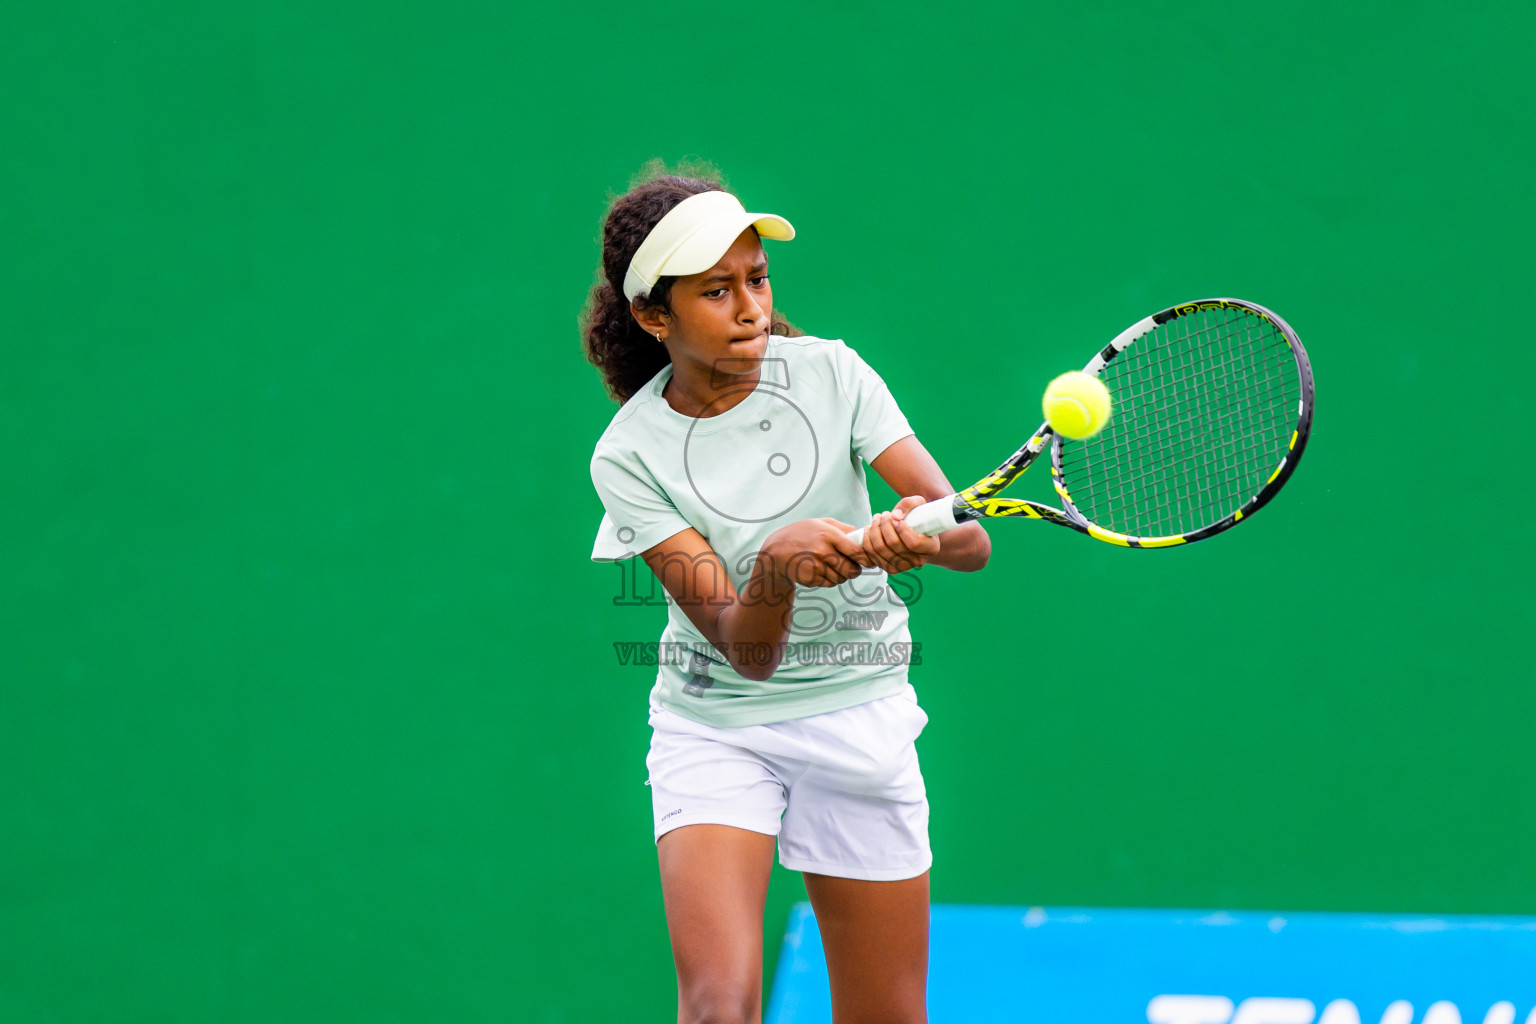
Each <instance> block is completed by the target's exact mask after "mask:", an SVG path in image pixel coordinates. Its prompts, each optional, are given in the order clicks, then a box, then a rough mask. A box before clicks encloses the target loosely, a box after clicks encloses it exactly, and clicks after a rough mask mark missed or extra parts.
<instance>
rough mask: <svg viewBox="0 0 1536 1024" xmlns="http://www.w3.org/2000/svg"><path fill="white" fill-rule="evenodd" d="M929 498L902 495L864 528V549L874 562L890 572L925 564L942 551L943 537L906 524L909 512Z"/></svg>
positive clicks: (903, 570)
mask: <svg viewBox="0 0 1536 1024" xmlns="http://www.w3.org/2000/svg"><path fill="white" fill-rule="evenodd" d="M927 500H928V499H927V498H924V497H922V496H921V495H915V496H913V497H910V498H902V499H901V501H899V502H897V503H896V507H895V508H894V509H892V510H891V511H889V512H881V513H879V514H878V515H876V516H875V518H874V519H873V520H871V521H870V524H869V526H867V527H865V529H864V553H865V554H866V555H868V556H869V560H870V562H871V563H872V564H873V565H876V566H878V567H879V568H881V569H884V570H885V571H886V572H888V573H898V572H906V571H907V570H908V569H916V568H917V567H918V566H920V565H925V564H927V562H928V559H929V558H931V557H933V556H934V555H936V554H938V553H939V538H937V537H925V536H923V535H922V534H920V533H918V532H917V531H916V530H914V529H912V528H911V527H910V526H908V525H907V524H906V518H907V513H908V512H910V511H911V510H912V509H914V508H917V506H919V505H921V504H924V503H925V502H926V501H927Z"/></svg>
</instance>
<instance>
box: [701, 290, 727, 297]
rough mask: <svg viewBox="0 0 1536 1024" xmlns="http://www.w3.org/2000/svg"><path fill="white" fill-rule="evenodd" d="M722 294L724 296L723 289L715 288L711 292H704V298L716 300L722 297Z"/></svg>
mask: <svg viewBox="0 0 1536 1024" xmlns="http://www.w3.org/2000/svg"><path fill="white" fill-rule="evenodd" d="M724 294H725V289H724V288H716V289H714V290H713V291H708V292H705V293H704V297H705V298H706V299H718V298H719V297H720V296H722V295H724Z"/></svg>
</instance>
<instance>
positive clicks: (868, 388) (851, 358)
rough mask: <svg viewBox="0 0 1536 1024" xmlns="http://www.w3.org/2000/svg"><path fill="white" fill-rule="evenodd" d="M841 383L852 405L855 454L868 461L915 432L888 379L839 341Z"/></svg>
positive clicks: (838, 365)
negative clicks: (883, 378) (892, 393)
mask: <svg viewBox="0 0 1536 1024" xmlns="http://www.w3.org/2000/svg"><path fill="white" fill-rule="evenodd" d="M835 358H836V366H837V376H838V383H839V384H841V385H842V388H843V394H845V395H846V396H847V397H848V401H849V403H850V404H852V406H853V429H852V431H851V435H852V436H851V438H850V440H851V442H852V444H853V451H854V454H856V455H858V456H859V458H861V459H863V460H864V461H865V462H873V461H874V460H875V457H876V456H878V455H879V454H880V453H881V452H883V451H885V450H886V449H887V448H889V447H890V446H891V445H893V444H895V443H896V442H897V441H900V440H901V439H902V438H904V437H906V436H907V435H908V434H910V433H912V427H911V426H910V425H908V423H907V418H906V416H904V415H902V412H901V408H900V407H899V406H898V405H897V404H896V399H895V398H894V397H893V396H892V395H891V389H890V388H888V387H886V386H885V381H883V380H881V379H880V375H879V374H878V373H876V372H875V371H874V369H873V368H871V367H870V365H869V364H868V363H866V362H865V361H864V360H863V359H860V358H859V354H858V353H857V352H855V351H854V350H853V349H851V348H849V347H848V346H847V345H846V344H844V343H843V342H841V341H839V342H838V343H837V350H836V356H835Z"/></svg>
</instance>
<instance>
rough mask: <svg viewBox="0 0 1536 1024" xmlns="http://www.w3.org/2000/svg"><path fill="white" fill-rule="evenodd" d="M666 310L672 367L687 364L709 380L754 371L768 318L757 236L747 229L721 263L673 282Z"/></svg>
mask: <svg viewBox="0 0 1536 1024" xmlns="http://www.w3.org/2000/svg"><path fill="white" fill-rule="evenodd" d="M671 304H672V315H671V316H670V317H668V318H666V320H665V328H664V336H665V338H666V345H667V349H668V351H669V352H670V353H671V355H672V362H673V363H674V364H675V363H678V362H680V361H683V360H686V361H687V362H690V363H694V364H696V365H697V366H699V367H701V368H707V369H708V370H709V371H710V372H711V376H713V375H714V374H715V373H719V374H723V375H732V376H734V375H736V374H740V373H750V372H752V371H753V370H756V369H757V360H760V359H762V357H763V353H764V352H766V351H767V349H768V327H769V324H770V323H771V321H772V313H773V289H772V288H771V287H770V286H769V284H768V258H767V257H766V256H764V255H763V244H762V242H761V240H759V239H758V237H757V232H756V231H754V230H753V229H752V228H747V230H745V231H743V232H742V233H741V235H740V236H738V237H737V239H736V241H735V243H734V244H732V246H731V247H730V249H729V250H727V251H726V254H725V255H724V256H722V257H720V262H718V263H716V264H715V265H714V266H713V267H710V268H709V269H708V270H706V271H704V272H703V273H702V274H690V275H688V276H687V277H680V278H678V279H677V280H676V281H674V282H673V283H672V302H671Z"/></svg>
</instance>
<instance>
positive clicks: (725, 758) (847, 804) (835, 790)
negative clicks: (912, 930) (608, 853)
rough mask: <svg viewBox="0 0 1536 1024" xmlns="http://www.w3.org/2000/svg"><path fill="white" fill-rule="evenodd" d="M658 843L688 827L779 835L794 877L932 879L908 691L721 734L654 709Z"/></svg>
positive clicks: (650, 764)
mask: <svg viewBox="0 0 1536 1024" xmlns="http://www.w3.org/2000/svg"><path fill="white" fill-rule="evenodd" d="M650 721H651V728H652V734H651V751H650V754H649V756H647V757H646V759H645V764H646V767H647V768H648V769H650V782H649V785H650V787H651V806H652V809H653V811H654V813H655V816H656V838H657V839H658V840H659V839H660V838H661V837H662V836H664V835H666V834H667V833H668V832H670V831H672V830H673V829H675V828H679V827H681V826H683V825H699V824H713V825H734V826H736V827H737V828H745V829H751V830H752V831H753V832H761V833H763V834H764V835H770V836H778V838H779V863H780V864H783V865H784V866H785V867H786V868H788V869H790V870H791V871H810V872H814V873H816V874H821V875H834V876H837V877H839V878H862V879H869V880H872V881H892V880H895V879H900V878H913V877H916V876H917V875H920V874H922V873H923V872H924V871H927V870H928V867H929V865H930V864H932V862H933V854H932V852H931V851H930V850H929V847H928V793H927V790H926V789H925V788H924V786H923V774H922V771H921V770H920V769H919V768H918V764H917V748H916V746H914V744H913V741H914V740H916V739H917V737H918V734H920V733H921V732H922V731H923V727H924V726H925V725H927V724H928V716H927V715H926V714H924V712H923V709H922V708H920V707H918V705H917V694H916V692H915V691H913V689H912V687H911V685H910V684H909V685H908V686H907V687H906V689H905V691H904V692H902V693H898V694H895V695H893V696H890V697H883V698H881V699H880V700H875V701H870V702H869V703H867V704H859V705H856V706H854V707H851V708H844V709H843V710H841V711H832V712H828V713H827V714H824V715H814V716H812V717H810V718H799V719H794V720H792V721H788V722H775V723H773V724H771V725H749V726H743V727H741V728H734V729H725V728H719V727H717V726H710V725H702V724H700V723H698V722H695V721H693V720H692V719H689V718H685V717H683V716H682V715H679V714H677V713H675V712H672V711H668V710H666V709H665V708H662V707H658V706H656V705H654V704H653V705H652V707H651V719H650Z"/></svg>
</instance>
